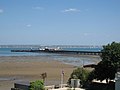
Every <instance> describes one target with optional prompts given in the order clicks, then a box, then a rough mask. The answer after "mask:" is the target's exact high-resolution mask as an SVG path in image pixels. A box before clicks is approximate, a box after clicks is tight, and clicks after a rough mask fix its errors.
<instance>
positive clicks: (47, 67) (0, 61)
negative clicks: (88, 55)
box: [0, 56, 75, 90]
mask: <svg viewBox="0 0 120 90" xmlns="http://www.w3.org/2000/svg"><path fill="white" fill-rule="evenodd" d="M73 69H75V67H74V66H72V65H68V64H63V63H62V62H59V61H55V60H53V59H52V58H51V57H40V56H39V57H37V56H8V57H0V90H10V88H12V87H13V85H14V82H18V81H34V80H39V79H41V74H42V73H45V72H46V73H47V78H46V82H45V83H46V84H47V85H52V84H60V77H61V71H62V70H63V71H64V73H65V75H64V82H65V83H66V82H67V80H68V78H69V76H70V74H71V72H72V71H73Z"/></svg>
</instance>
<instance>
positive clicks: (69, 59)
mask: <svg viewBox="0 0 120 90" xmlns="http://www.w3.org/2000/svg"><path fill="white" fill-rule="evenodd" d="M16 49H18V50H29V49H30V48H0V56H40V57H42V56H43V57H45V56H47V57H48V56H49V57H51V58H53V59H54V60H58V61H62V62H64V63H67V64H71V65H75V66H79V65H82V64H83V61H84V64H93V63H96V62H97V61H99V60H100V58H99V57H97V58H93V57H92V58H91V57H80V56H79V55H78V56H74V55H64V54H63V55H62V54H51V53H33V52H11V50H16ZM34 49H35V48H34ZM62 49H63V50H75V51H100V50H101V49H102V48H62Z"/></svg>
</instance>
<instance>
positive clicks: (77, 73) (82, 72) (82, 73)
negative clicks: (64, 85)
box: [68, 68, 90, 85]
mask: <svg viewBox="0 0 120 90" xmlns="http://www.w3.org/2000/svg"><path fill="white" fill-rule="evenodd" d="M89 73H90V71H89V70H86V69H84V68H77V69H75V70H73V72H72V74H71V76H70V78H69V80H68V83H69V84H70V80H71V79H80V81H81V85H85V84H86V82H87V78H88V76H89Z"/></svg>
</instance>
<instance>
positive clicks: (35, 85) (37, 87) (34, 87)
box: [30, 80, 45, 90]
mask: <svg viewBox="0 0 120 90" xmlns="http://www.w3.org/2000/svg"><path fill="white" fill-rule="evenodd" d="M30 90H45V88H44V83H43V81H42V80H37V81H35V82H31V83H30Z"/></svg>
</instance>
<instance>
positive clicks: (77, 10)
mask: <svg viewBox="0 0 120 90" xmlns="http://www.w3.org/2000/svg"><path fill="white" fill-rule="evenodd" d="M62 12H65V13H67V12H80V10H79V9H76V8H69V9H65V10H63V11H62Z"/></svg>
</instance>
